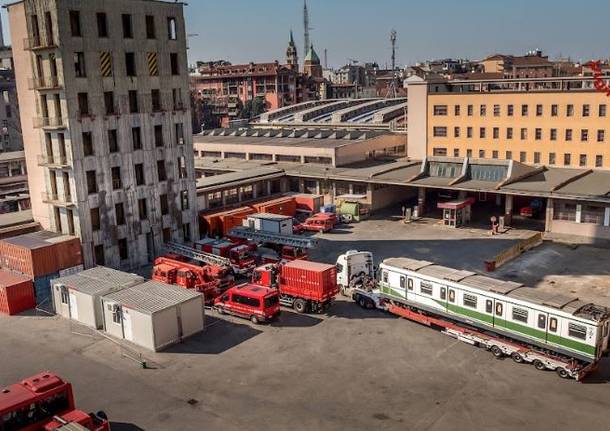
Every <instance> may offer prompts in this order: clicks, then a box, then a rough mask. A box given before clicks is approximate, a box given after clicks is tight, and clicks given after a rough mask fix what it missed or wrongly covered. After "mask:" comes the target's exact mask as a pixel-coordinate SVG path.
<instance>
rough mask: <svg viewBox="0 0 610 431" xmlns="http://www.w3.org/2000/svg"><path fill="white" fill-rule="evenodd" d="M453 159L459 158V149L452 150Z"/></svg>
mask: <svg viewBox="0 0 610 431" xmlns="http://www.w3.org/2000/svg"><path fill="white" fill-rule="evenodd" d="M453 157H460V149H459V148H454V149H453Z"/></svg>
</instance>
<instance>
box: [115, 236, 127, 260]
mask: <svg viewBox="0 0 610 431" xmlns="http://www.w3.org/2000/svg"><path fill="white" fill-rule="evenodd" d="M118 246H119V257H120V258H121V260H127V259H128V258H129V256H128V254H127V238H121V239H120V240H119V241H118Z"/></svg>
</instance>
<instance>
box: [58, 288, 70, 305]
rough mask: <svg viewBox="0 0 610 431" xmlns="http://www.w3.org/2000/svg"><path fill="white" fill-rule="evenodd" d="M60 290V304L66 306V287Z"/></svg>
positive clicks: (67, 299) (67, 298)
mask: <svg viewBox="0 0 610 431" xmlns="http://www.w3.org/2000/svg"><path fill="white" fill-rule="evenodd" d="M60 289H61V303H62V304H67V303H68V301H69V297H68V289H66V286H61V287H60Z"/></svg>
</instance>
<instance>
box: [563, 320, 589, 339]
mask: <svg viewBox="0 0 610 431" xmlns="http://www.w3.org/2000/svg"><path fill="white" fill-rule="evenodd" d="M568 335H569V336H570V337H574V338H580V339H581V340H585V339H586V338H587V327H586V326H582V325H577V324H576V323H568Z"/></svg>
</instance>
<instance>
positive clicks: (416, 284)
mask: <svg viewBox="0 0 610 431" xmlns="http://www.w3.org/2000/svg"><path fill="white" fill-rule="evenodd" d="M379 270H380V271H379V272H380V280H379V289H380V292H381V295H382V297H383V298H385V299H387V300H390V301H393V302H394V303H399V304H402V305H403V306H408V307H411V308H414V309H418V310H422V311H424V312H428V313H431V314H435V315H438V316H443V317H447V318H449V319H451V320H453V321H457V322H461V323H465V324H467V325H470V326H473V327H477V328H480V329H483V330H485V331H488V332H493V333H495V334H498V335H502V336H505V337H507V338H511V339H513V340H518V341H520V342H524V343H526V344H528V345H531V346H534V347H538V348H539V349H541V350H546V351H550V352H553V353H556V354H561V355H565V356H568V357H570V358H574V359H578V360H581V361H584V362H587V363H591V362H595V361H597V360H598V359H599V358H600V357H601V356H602V355H604V353H606V352H607V351H608V339H609V332H610V309H608V308H606V307H602V306H599V305H595V304H591V303H586V302H583V301H580V300H579V299H578V298H574V297H569V296H565V295H560V294H553V293H548V292H545V291H541V290H539V289H532V288H529V287H525V286H523V285H522V284H519V283H515V282H511V281H502V280H498V279H494V278H491V277H486V276H483V275H480V274H476V273H474V272H470V271H464V270H457V269H452V268H448V267H445V266H441V265H436V264H433V263H431V262H426V261H421V260H414V259H408V258H391V259H386V260H384V261H383V263H382V264H381V265H380V266H379Z"/></svg>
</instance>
